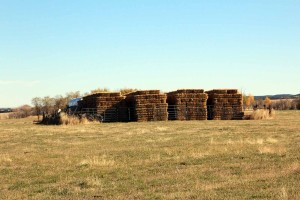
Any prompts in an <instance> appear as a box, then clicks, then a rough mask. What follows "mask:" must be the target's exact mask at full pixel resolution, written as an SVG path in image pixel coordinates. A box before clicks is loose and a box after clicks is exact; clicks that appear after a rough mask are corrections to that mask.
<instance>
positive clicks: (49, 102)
mask: <svg viewBox="0 0 300 200" xmlns="http://www.w3.org/2000/svg"><path fill="white" fill-rule="evenodd" d="M42 104H43V111H44V112H45V114H49V113H50V112H53V111H54V105H55V99H54V98H51V97H49V96H46V97H44V98H43V99H42Z"/></svg>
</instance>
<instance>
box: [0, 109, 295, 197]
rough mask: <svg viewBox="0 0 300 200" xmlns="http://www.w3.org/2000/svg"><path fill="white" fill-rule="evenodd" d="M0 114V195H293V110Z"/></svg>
mask: <svg viewBox="0 0 300 200" xmlns="http://www.w3.org/2000/svg"><path fill="white" fill-rule="evenodd" d="M33 120H34V119H33V118H27V119H10V120H9V119H2V120H0V138H1V139H0V141H1V142H0V177H1V179H0V180H1V182H0V199H300V112H299V111H281V112H279V111H278V112H277V113H276V118H275V119H272V120H245V121H171V122H148V123H106V124H105V123H103V124H81V125H74V126H44V125H36V124H33Z"/></svg>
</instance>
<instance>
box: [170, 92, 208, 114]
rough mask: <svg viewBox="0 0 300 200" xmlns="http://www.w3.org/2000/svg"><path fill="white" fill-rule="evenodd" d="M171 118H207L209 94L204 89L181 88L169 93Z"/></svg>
mask: <svg viewBox="0 0 300 200" xmlns="http://www.w3.org/2000/svg"><path fill="white" fill-rule="evenodd" d="M167 96H168V98H167V102H168V105H169V108H168V109H169V119H170V120H206V119H207V107H206V101H207V94H206V93H204V90H202V89H181V90H177V91H173V92H169V93H168V94H167Z"/></svg>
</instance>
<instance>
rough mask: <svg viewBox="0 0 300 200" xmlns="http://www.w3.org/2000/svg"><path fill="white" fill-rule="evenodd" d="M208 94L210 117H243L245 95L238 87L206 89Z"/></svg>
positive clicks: (215, 118) (227, 118) (229, 118)
mask: <svg viewBox="0 0 300 200" xmlns="http://www.w3.org/2000/svg"><path fill="white" fill-rule="evenodd" d="M206 93H207V94H208V100H207V105H208V119H211V120H231V119H243V116H244V113H243V97H242V94H240V93H239V92H238V90H236V89H220V90H210V91H206Z"/></svg>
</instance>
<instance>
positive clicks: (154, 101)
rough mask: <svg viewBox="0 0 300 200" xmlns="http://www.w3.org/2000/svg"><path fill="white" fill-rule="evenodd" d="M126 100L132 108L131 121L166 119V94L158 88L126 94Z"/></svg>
mask: <svg viewBox="0 0 300 200" xmlns="http://www.w3.org/2000/svg"><path fill="white" fill-rule="evenodd" d="M125 100H126V102H127V105H128V107H129V108H132V109H133V110H132V112H131V120H133V121H138V122H142V121H166V120H168V112H167V109H168V104H167V103H166V101H167V95H166V94H160V91H159V90H141V91H136V92H133V93H130V94H127V95H126V99H125Z"/></svg>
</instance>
